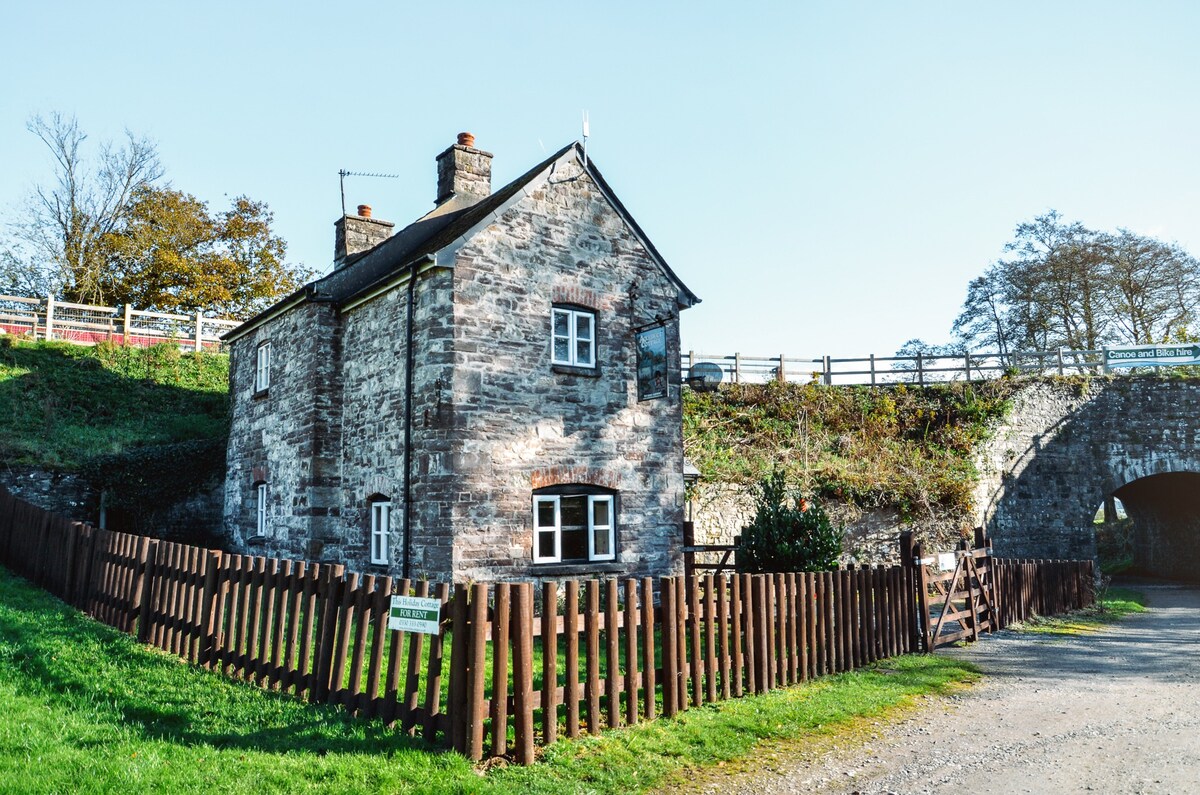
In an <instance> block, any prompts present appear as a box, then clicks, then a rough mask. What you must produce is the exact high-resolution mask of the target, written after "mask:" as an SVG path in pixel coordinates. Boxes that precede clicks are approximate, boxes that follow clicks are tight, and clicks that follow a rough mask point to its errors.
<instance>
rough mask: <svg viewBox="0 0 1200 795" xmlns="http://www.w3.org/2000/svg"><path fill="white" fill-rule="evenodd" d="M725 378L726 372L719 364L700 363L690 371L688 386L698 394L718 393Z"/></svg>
mask: <svg viewBox="0 0 1200 795" xmlns="http://www.w3.org/2000/svg"><path fill="white" fill-rule="evenodd" d="M724 377H725V371H724V370H722V369H721V366H720V365H719V364H713V363H712V362H700V363H699V364H694V365H692V368H691V369H690V370H688V379H687V382H688V386H690V387H691V388H692V389H694V390H696V391H697V392H716V391H717V386H718V385H719V384H720V383H721V380H722V379H723V378H724Z"/></svg>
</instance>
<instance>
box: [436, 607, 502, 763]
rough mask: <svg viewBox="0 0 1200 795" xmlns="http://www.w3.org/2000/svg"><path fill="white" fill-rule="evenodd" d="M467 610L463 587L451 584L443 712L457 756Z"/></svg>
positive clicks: (462, 736)
mask: <svg viewBox="0 0 1200 795" xmlns="http://www.w3.org/2000/svg"><path fill="white" fill-rule="evenodd" d="M467 610H468V606H467V586H466V585H463V584H462V583H455V585H454V597H453V601H452V602H451V604H450V635H451V637H452V638H453V641H454V642H453V644H452V645H451V646H450V697H449V703H448V704H447V705H446V711H447V712H448V713H449V716H450V745H451V747H452V748H453V749H454V750H455V751H458V752H459V753H460V754H466V752H467V710H466V701H467V699H466V694H467V687H466V685H467V682H466V679H467V665H468V663H467V654H468V652H469V651H470V650H469V649H468V646H469V645H470V639H469V638H468V633H469V632H470V630H469V628H468V627H467V621H468V615H467ZM519 684H520V683H518V685H519Z"/></svg>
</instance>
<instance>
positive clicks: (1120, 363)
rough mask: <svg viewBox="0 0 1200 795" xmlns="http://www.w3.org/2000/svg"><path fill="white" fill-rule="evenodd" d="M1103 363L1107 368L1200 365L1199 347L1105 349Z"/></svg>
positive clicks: (1149, 346) (1158, 346) (1138, 346)
mask: <svg viewBox="0 0 1200 795" xmlns="http://www.w3.org/2000/svg"><path fill="white" fill-rule="evenodd" d="M1104 361H1105V363H1106V364H1107V365H1108V366H1109V367H1157V366H1162V365H1167V366H1171V365H1176V366H1178V365H1185V364H1200V345H1191V344H1187V345H1127V346H1123V347H1119V348H1107V349H1105V351H1104Z"/></svg>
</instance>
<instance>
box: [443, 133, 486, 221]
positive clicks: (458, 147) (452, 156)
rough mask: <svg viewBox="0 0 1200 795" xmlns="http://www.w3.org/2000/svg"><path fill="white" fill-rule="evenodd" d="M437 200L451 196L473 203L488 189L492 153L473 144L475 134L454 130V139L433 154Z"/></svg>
mask: <svg viewBox="0 0 1200 795" xmlns="http://www.w3.org/2000/svg"><path fill="white" fill-rule="evenodd" d="M437 164H438V192H437V203H438V204H439V205H440V204H443V203H445V202H446V201H448V200H449V199H450V198H452V197H454V196H458V197H459V198H461V199H463V200H464V204H474V203H475V202H477V201H479V200H480V199H482V198H484V197H486V196H488V195H490V194H491V192H492V153H491V152H484V151H481V150H479V149H476V148H475V136H474V135H472V134H471V133H469V132H461V133H459V134H458V143H456V144H454V146H451V147H450V148H449V149H447V150H446V151H445V152H442V153H441V154H440V155H438V156H437Z"/></svg>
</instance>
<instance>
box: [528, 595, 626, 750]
mask: <svg viewBox="0 0 1200 795" xmlns="http://www.w3.org/2000/svg"><path fill="white" fill-rule="evenodd" d="M512 607H513V622H512V623H513V713H514V715H513V718H514V721H513V722H514V724H515V726H514V727H513V728H514V730H515V731H514V733H513V739H514V743H515V747H514V748H513V751H514V754H515V756H516V759H517V764H519V765H532V764H533V761H534V754H533V739H534V738H533V708H534V703H533V583H530V582H523V583H519V584H518V585H517V586H516V590H515V592H514V593H513V600H512ZM608 675H609V677H610V678H611V677H613V676H616V671H615V666H614V667H613V669H611V670H609V672H608ZM542 686H543V687H546V686H547V685H546V684H543V685H542ZM588 728H589V729H590V728H591V727H590V726H589V727H588Z"/></svg>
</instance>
